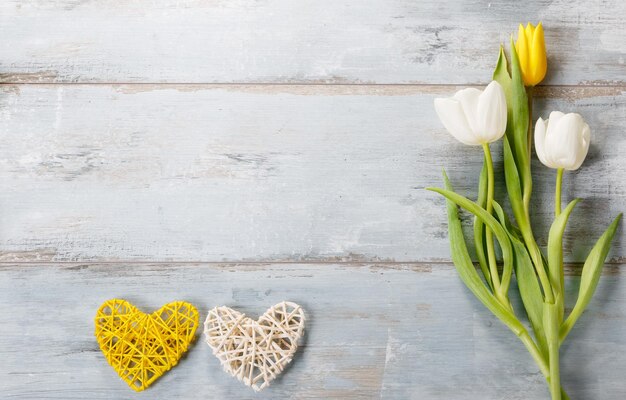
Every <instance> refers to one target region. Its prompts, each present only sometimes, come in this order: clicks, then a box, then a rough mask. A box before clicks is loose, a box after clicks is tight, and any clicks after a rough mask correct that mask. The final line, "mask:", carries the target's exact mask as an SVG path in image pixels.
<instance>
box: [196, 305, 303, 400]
mask: <svg viewBox="0 0 626 400" xmlns="http://www.w3.org/2000/svg"><path fill="white" fill-rule="evenodd" d="M303 333H304V311H303V310H302V308H301V307H300V306H299V305H297V304H295V303H290V302H282V303H279V304H276V305H275V306H273V307H270V309H268V310H267V311H266V312H265V314H263V315H262V316H261V317H260V318H259V319H258V320H257V321H254V320H252V319H250V318H248V317H246V316H245V314H242V313H240V312H239V311H235V310H233V309H232V308H229V307H216V308H214V309H212V310H211V311H209V315H208V316H207V318H206V321H205V322H204V334H205V337H206V341H207V343H208V345H209V346H210V347H211V349H213V354H214V355H215V356H216V357H217V358H218V359H219V360H220V362H221V363H222V367H223V368H224V370H225V371H226V372H228V373H229V374H231V375H232V376H234V377H236V378H237V379H239V380H240V381H241V382H243V383H244V384H246V385H247V386H250V387H252V389H254V390H255V391H260V390H262V389H264V388H266V387H267V386H269V384H270V382H271V381H273V380H274V379H275V378H276V377H277V376H278V375H279V374H280V373H281V372H282V371H283V369H284V368H285V366H286V365H287V364H289V362H290V361H291V359H292V358H293V355H294V354H295V352H296V350H297V349H298V340H299V339H300V338H301V337H302V334H303Z"/></svg>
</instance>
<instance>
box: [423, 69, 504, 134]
mask: <svg viewBox="0 0 626 400" xmlns="http://www.w3.org/2000/svg"><path fill="white" fill-rule="evenodd" d="M435 111H437V115H438V116H439V119H440V120H441V122H442V123H443V126H445V128H446V129H447V130H448V132H450V133H451V134H452V136H454V137H455V138H456V139H457V140H458V141H459V142H461V143H465V144H468V145H472V146H477V145H482V144H487V143H491V142H495V141H496V140H498V139H500V138H501V137H502V135H504V131H505V129H506V111H507V110H506V97H505V95H504V90H503V89H502V86H500V84H499V83H498V82H496V81H492V82H491V83H490V84H489V85H488V86H487V88H485V90H484V91H480V90H478V89H475V88H467V89H463V90H459V91H458V92H456V94H455V95H454V96H453V97H449V98H437V99H435Z"/></svg>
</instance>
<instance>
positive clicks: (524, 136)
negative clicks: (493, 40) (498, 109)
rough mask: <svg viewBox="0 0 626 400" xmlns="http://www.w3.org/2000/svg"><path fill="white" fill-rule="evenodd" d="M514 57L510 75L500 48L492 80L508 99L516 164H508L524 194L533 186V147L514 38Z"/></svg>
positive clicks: (508, 130) (509, 135)
mask: <svg viewBox="0 0 626 400" xmlns="http://www.w3.org/2000/svg"><path fill="white" fill-rule="evenodd" d="M511 55H512V57H511V73H510V74H509V71H508V70H507V59H506V55H505V54H504V48H503V47H502V46H500V55H499V57H498V62H497V64H496V68H495V70H494V72H493V79H494V80H495V81H497V82H498V83H499V84H500V86H502V88H503V89H504V94H505V96H506V104H507V124H506V138H508V140H509V142H510V146H511V150H512V154H513V156H514V162H513V163H509V164H510V165H514V166H515V168H516V169H517V175H518V184H519V191H520V193H521V192H522V191H523V189H524V187H523V186H522V184H523V185H528V186H529V190H530V186H532V178H531V176H530V154H529V153H530V152H529V150H530V147H529V145H528V139H529V138H528V124H529V122H528V121H529V105H528V97H527V95H526V88H525V87H524V82H523V81H522V75H521V71H520V66H519V59H518V57H517V53H516V51H515V45H514V44H513V39H511ZM507 188H508V182H507ZM509 196H510V194H509ZM520 198H521V196H520ZM516 218H517V215H516Z"/></svg>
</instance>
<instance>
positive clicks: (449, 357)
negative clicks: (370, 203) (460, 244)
mask: <svg viewBox="0 0 626 400" xmlns="http://www.w3.org/2000/svg"><path fill="white" fill-rule="evenodd" d="M578 281H579V276H577V271H576V270H568V276H567V296H568V298H569V299H570V300H571V299H572V295H573V294H574V292H575V291H576V290H577V285H578ZM598 291H599V292H598V294H597V296H596V297H595V298H594V300H593V301H592V302H591V304H590V308H589V310H588V311H587V312H586V314H585V315H584V316H583V317H582V318H581V320H580V321H579V323H578V325H577V326H576V327H575V328H574V330H573V331H572V334H571V336H570V337H569V338H568V341H567V342H566V344H565V346H564V347H563V349H562V356H563V365H564V371H563V377H564V385H565V387H566V388H567V389H568V391H569V393H570V395H571V397H572V398H573V399H585V400H620V399H622V398H623V394H624V392H625V391H626V385H625V383H624V380H623V379H622V378H623V374H622V372H623V371H624V370H625V369H626V359H625V358H624V357H623V354H624V352H625V351H626V338H625V337H624V335H623V326H624V319H625V318H626V315H625V312H626V308H625V304H626V297H625V294H626V279H624V266H622V265H620V266H613V267H609V268H608V269H607V270H606V274H605V275H604V276H603V277H602V279H601V281H600V286H599V289H598ZM0 293H1V294H2V295H1V296H0V306H1V308H2V309H3V310H5V311H10V313H6V312H5V318H3V322H2V335H0V359H2V363H0V371H1V375H0V376H2V379H0V393H2V397H3V398H6V399H12V398H28V399H43V398H45V399H57V398H58V399H65V400H68V399H84V398H90V399H94V400H95V399H107V400H108V399H111V398H115V399H126V398H128V399H131V398H133V399H136V398H144V399H172V398H211V399H233V400H236V399H314V398H315V399H446V400H457V399H458V400H461V399H463V400H500V399H505V398H506V399H511V400H528V399H544V398H547V397H548V391H547V387H546V385H545V384H544V382H543V381H542V377H541V375H540V373H539V372H538V370H537V368H536V367H535V366H534V364H533V363H532V360H531V358H530V356H528V355H527V354H526V353H525V349H524V347H523V346H522V344H521V343H520V342H519V341H518V340H517V339H516V338H515V336H514V335H513V334H512V333H510V332H509V331H508V330H506V328H505V327H504V326H503V325H501V324H500V323H499V322H498V321H497V320H496V319H495V318H494V317H492V316H491V315H490V314H489V313H488V312H487V311H486V310H485V309H484V308H483V307H482V305H480V304H478V303H477V301H476V300H475V299H474V298H473V296H472V295H471V294H470V293H469V291H467V289H465V287H464V286H463V285H462V283H461V282H460V280H459V279H458V277H457V276H456V271H455V270H454V269H453V267H451V266H450V265H446V264H438V265H429V264H405V265H403V264H394V265H385V264H363V265H346V264H337V265H319V264H279V265H272V264H247V265H233V264H228V265H220V264H213V265H206V264H200V265H176V266H172V265H163V264H159V265H151V264H141V265H139V264H135V265H126V264H119V265H114V264H106V265H89V264H71V265H59V264H56V265H43V264H41V265H40V264H35V265H32V266H23V265H4V266H2V267H1V270H0ZM116 296H118V297H124V298H126V299H128V300H130V301H132V302H134V303H135V304H136V305H137V306H139V307H140V308H142V309H144V310H145V311H150V310H153V309H156V308H158V307H160V306H161V305H162V304H163V303H166V302H168V301H172V300H176V299H181V300H186V301H190V302H192V303H193V304H195V305H196V306H197V307H198V308H199V310H200V311H201V317H200V318H201V320H204V318H206V312H207V311H208V309H209V308H212V307H214V306H216V305H222V304H223V305H228V306H232V307H236V308H237V309H239V310H242V311H243V312H245V313H247V314H248V315H250V316H254V317H256V316H257V315H259V314H261V313H263V312H264V311H265V310H266V308H267V307H269V306H270V305H272V304H274V303H277V302H279V301H282V300H285V299H288V300H292V301H295V302H298V303H299V304H301V305H302V306H303V307H304V309H305V311H306V313H307V325H306V329H305V339H304V341H303V346H302V347H300V348H299V350H298V353H297V354H296V357H295V359H294V362H293V363H292V364H291V366H290V367H289V368H288V369H287V370H286V372H285V373H284V374H283V375H282V376H281V377H280V378H279V379H278V380H277V381H276V382H275V383H274V384H273V385H272V386H271V387H270V388H268V389H267V390H266V391H263V392H262V393H261V394H260V395H255V394H254V392H252V390H251V389H249V388H247V387H245V386H243V385H242V384H240V383H239V382H237V381H236V380H235V379H234V378H231V377H229V376H228V375H226V374H225V373H224V372H223V371H222V370H221V368H220V366H219V362H218V360H217V359H216V358H215V357H213V356H212V354H211V352H210V349H209V347H208V346H207V345H206V344H205V343H203V340H202V338H201V337H200V336H199V337H198V342H197V343H196V344H195V345H194V346H192V347H191V349H190V351H189V353H188V356H187V357H185V358H184V359H183V360H182V361H181V363H180V364H179V365H178V366H177V367H176V368H174V369H173V370H172V371H170V372H168V373H167V374H166V375H165V376H164V377H163V378H161V379H160V380H159V381H158V382H156V383H155V384H154V385H153V386H152V387H151V388H149V389H148V390H147V391H145V392H142V393H139V394H135V393H133V392H132V391H131V390H130V389H129V388H128V387H127V386H126V384H125V383H124V382H122V381H121V380H120V379H119V378H118V376H117V374H116V373H115V372H114V371H113V370H112V369H111V368H110V367H109V365H108V364H107V363H106V361H105V359H104V357H103V355H102V353H101V352H100V350H99V349H98V345H97V343H96V340H95V338H94V337H93V334H94V324H93V318H94V316H95V312H96V310H97V308H98V306H99V305H100V304H101V303H102V302H103V301H105V300H107V299H109V298H112V297H116ZM513 299H514V300H515V301H514V303H515V305H516V306H518V305H519V304H518V303H519V301H517V300H516V296H513ZM570 303H571V302H570Z"/></svg>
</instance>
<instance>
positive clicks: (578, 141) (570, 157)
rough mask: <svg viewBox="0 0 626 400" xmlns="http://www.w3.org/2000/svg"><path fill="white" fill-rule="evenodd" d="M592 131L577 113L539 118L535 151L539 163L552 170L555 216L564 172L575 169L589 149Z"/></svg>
mask: <svg viewBox="0 0 626 400" xmlns="http://www.w3.org/2000/svg"><path fill="white" fill-rule="evenodd" d="M590 139H591V130H590V129H589V125H587V123H586V122H585V120H583V117H581V116H580V114H576V113H570V114H563V113H562V112H559V111H553V112H552V113H550V118H548V120H547V121H544V120H543V119H541V118H539V119H538V120H537V125H535V151H536V152H537V157H539V160H540V161H541V162H542V163H543V164H544V165H545V166H547V167H550V168H555V169H556V170H557V175H556V194H555V198H554V214H555V215H556V216H557V217H558V216H559V215H560V214H561V184H562V182H563V170H564V169H566V170H568V171H574V170H576V169H578V168H579V167H580V166H581V164H582V163H583V161H585V157H587V151H588V150H589V143H590Z"/></svg>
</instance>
